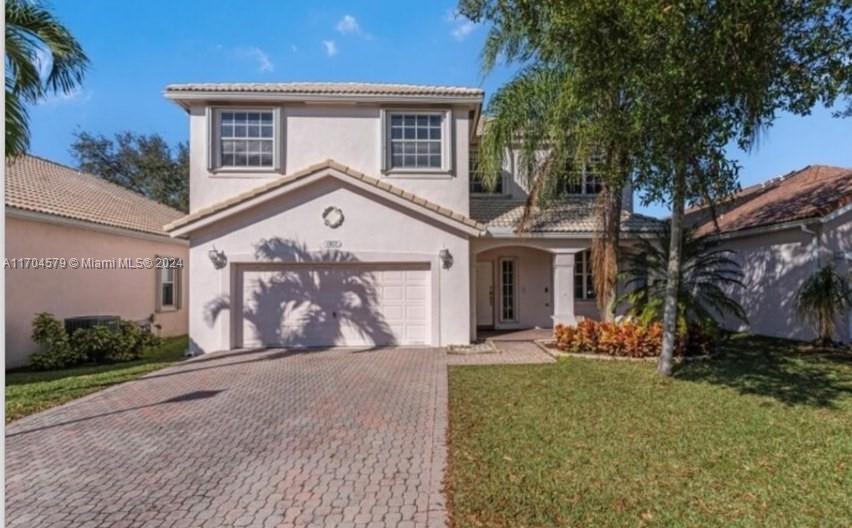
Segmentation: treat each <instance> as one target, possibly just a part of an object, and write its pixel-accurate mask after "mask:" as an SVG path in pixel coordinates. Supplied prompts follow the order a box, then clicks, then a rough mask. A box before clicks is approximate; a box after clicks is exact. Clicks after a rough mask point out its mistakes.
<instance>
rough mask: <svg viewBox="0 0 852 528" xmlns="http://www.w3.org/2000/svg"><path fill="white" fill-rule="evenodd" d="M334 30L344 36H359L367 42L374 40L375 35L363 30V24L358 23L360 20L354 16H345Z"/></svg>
mask: <svg viewBox="0 0 852 528" xmlns="http://www.w3.org/2000/svg"><path fill="white" fill-rule="evenodd" d="M334 28H335V29H336V30H337V31H338V32H339V33H340V34H342V35H358V36H359V37H362V38H365V39H367V40H372V39H373V35H371V34H369V33H367V32H366V31H364V29H363V28H361V24H359V23H358V20H357V19H356V18H355V17H354V16H352V15H343V18H341V19H340V20H339V21H338V22H337V25H336V26H334Z"/></svg>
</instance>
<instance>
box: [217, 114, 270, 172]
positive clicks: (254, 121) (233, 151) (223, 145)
mask: <svg viewBox="0 0 852 528" xmlns="http://www.w3.org/2000/svg"><path fill="white" fill-rule="evenodd" d="M275 121H276V120H275V111H274V110H272V109H269V110H241V109H240V110H236V109H235V110H230V109H228V110H225V109H221V110H218V111H217V123H218V127H217V137H216V144H215V149H216V150H217V151H218V152H217V153H216V154H217V155H214V159H215V160H216V161H217V163H216V167H215V168H220V169H229V168H234V169H251V168H261V169H271V168H274V167H275V126H276V125H275Z"/></svg>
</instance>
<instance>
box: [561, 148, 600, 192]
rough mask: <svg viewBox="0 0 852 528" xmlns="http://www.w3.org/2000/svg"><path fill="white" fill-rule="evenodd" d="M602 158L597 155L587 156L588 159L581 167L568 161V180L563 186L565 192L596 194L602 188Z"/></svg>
mask: <svg viewBox="0 0 852 528" xmlns="http://www.w3.org/2000/svg"><path fill="white" fill-rule="evenodd" d="M602 163H603V160H602V159H601V157H600V156H599V155H594V154H593V155H591V156H589V159H588V161H586V163H584V164H583V165H582V166H581V167H579V169H578V167H577V166H576V164H575V163H574V161H573V160H571V161H570V162H569V163H568V167H567V172H568V181H567V183H566V184H565V187H564V193H565V194H598V193H599V192H601V190H602V189H603V178H602V177H601V173H600V166H601V164H602Z"/></svg>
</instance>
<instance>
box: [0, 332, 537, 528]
mask: <svg viewBox="0 0 852 528" xmlns="http://www.w3.org/2000/svg"><path fill="white" fill-rule="evenodd" d="M515 348H517V346H516V347H515ZM545 359H546V358H545V357H544V356H543V354H541V353H536V352H535V351H533V350H532V349H525V350H520V349H517V350H508V351H507V352H506V353H505V354H497V355H492V356H482V357H481V358H480V357H475V358H468V357H463V358H458V357H448V356H447V354H446V353H445V352H444V351H443V350H439V349H385V350H377V351H367V352H352V351H340V350H336V351H326V352H309V353H294V352H285V351H259V352H245V353H232V354H225V355H212V356H207V357H202V358H199V359H197V360H194V361H191V362H188V363H185V364H182V365H180V366H177V367H173V368H170V369H166V370H162V371H159V372H156V373H154V374H152V375H149V376H147V377H145V378H142V379H140V380H137V381H133V382H129V383H125V384H122V385H120V386H117V387H113V388H111V389H107V390H105V391H103V392H100V393H97V394H94V395H92V396H89V397H87V398H83V399H81V400H77V401H75V402H72V403H70V404H68V405H65V406H63V407H59V408H56V409H53V410H50V411H47V412H44V413H41V414H38V415H35V416H32V417H29V418H24V419H22V420H20V421H18V422H15V423H14V424H12V425H11V426H10V427H8V428H7V430H6V521H7V523H8V525H9V526H27V527H30V526H56V527H60V526H69V527H71V526H73V527H88V526H92V527H94V526H109V527H120V526H163V527H165V526H169V527H178V526H187V527H206V526H217V527H218V526H263V527H270V526H443V525H444V524H445V523H446V511H445V509H444V497H443V495H442V493H441V479H442V476H443V468H444V461H445V445H444V440H445V434H446V426H447V417H446V415H447V403H446V399H447V379H446V378H447V375H446V370H447V369H446V366H447V363H448V362H451V363H453V362H455V363H477V362H493V361H501V362H502V361H510V362H518V361H523V362H526V361H540V360H545Z"/></svg>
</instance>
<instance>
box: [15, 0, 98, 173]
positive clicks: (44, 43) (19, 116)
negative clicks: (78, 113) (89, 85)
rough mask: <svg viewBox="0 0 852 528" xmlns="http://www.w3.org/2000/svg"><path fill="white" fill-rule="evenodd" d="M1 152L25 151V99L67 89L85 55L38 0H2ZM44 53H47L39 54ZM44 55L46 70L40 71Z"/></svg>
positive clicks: (78, 76)
mask: <svg viewBox="0 0 852 528" xmlns="http://www.w3.org/2000/svg"><path fill="white" fill-rule="evenodd" d="M5 7H6V11H5V13H6V40H5V46H6V157H10V156H16V155H19V154H23V153H24V152H26V150H27V148H28V146H29V136H30V133H29V124H28V116H27V111H26V107H25V105H26V104H27V103H29V104H35V103H38V102H39V101H40V100H41V99H43V98H44V97H46V96H48V95H50V94H53V93H64V94H68V93H71V92H73V91H74V90H76V89H77V88H78V87H79V86H80V83H81V82H82V81H83V75H84V73H85V71H86V67H87V66H88V64H89V59H88V58H87V57H86V54H85V53H84V52H83V49H82V48H81V46H80V44H79V43H78V42H77V40H76V39H75V38H74V37H73V35H71V33H70V32H69V31H68V29H66V28H65V26H63V25H62V24H61V23H60V22H59V21H58V20H57V19H56V18H55V17H54V16H53V14H51V13H50V11H48V10H47V9H46V8H45V7H44V6H43V5H42V4H41V2H38V1H27V0H6V6H5ZM44 56H46V57H47V58H46V59H43V58H42V57H44ZM43 60H47V61H48V63H47V66H48V68H47V74H46V76H44V77H43V76H42V74H41V71H42V69H43V68H44V67H45V64H44V63H43V62H42V61H43Z"/></svg>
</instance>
